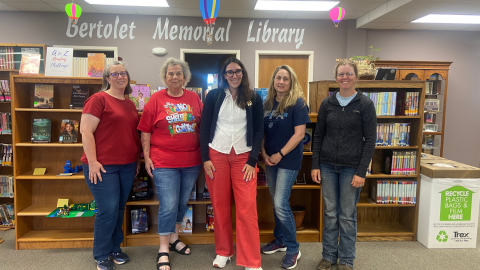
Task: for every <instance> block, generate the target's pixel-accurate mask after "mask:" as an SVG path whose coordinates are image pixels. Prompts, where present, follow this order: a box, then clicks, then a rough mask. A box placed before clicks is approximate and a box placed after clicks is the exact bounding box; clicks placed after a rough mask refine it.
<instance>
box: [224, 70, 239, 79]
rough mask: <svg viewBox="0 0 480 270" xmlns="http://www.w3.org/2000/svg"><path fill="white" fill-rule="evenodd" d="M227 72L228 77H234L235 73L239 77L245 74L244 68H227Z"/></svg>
mask: <svg viewBox="0 0 480 270" xmlns="http://www.w3.org/2000/svg"><path fill="white" fill-rule="evenodd" d="M225 74H227V76H228V77H233V74H237V76H238V77H240V76H242V75H243V70H241V69H237V70H235V71H233V70H227V71H225Z"/></svg>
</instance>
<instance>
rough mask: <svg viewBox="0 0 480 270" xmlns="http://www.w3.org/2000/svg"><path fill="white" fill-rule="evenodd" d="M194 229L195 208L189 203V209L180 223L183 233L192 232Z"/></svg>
mask: <svg viewBox="0 0 480 270" xmlns="http://www.w3.org/2000/svg"><path fill="white" fill-rule="evenodd" d="M192 229H193V208H192V206H191V205H187V211H185V215H184V216H183V220H182V223H181V224H180V232H181V233H192Z"/></svg>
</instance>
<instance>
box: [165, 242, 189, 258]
mask: <svg viewBox="0 0 480 270" xmlns="http://www.w3.org/2000/svg"><path fill="white" fill-rule="evenodd" d="M180 242H182V241H180V239H177V240H176V241H175V242H173V243H171V244H170V248H169V249H170V251H175V252H177V253H178V254H182V255H190V254H191V253H192V252H191V249H190V253H185V251H186V250H187V249H189V248H190V246H189V245H185V246H184V247H183V248H182V249H181V250H177V249H176V247H177V244H178V243H180Z"/></svg>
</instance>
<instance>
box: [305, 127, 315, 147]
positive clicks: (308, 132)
mask: <svg viewBox="0 0 480 270" xmlns="http://www.w3.org/2000/svg"><path fill="white" fill-rule="evenodd" d="M312 134H313V129H312V128H307V129H306V130H305V137H304V138H303V152H312V139H313V135H312Z"/></svg>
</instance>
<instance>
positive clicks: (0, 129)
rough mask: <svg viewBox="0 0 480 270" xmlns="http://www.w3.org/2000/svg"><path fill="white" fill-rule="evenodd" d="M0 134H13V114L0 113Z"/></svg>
mask: <svg viewBox="0 0 480 270" xmlns="http://www.w3.org/2000/svg"><path fill="white" fill-rule="evenodd" d="M0 134H12V114H11V113H9V112H2V113H0Z"/></svg>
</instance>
